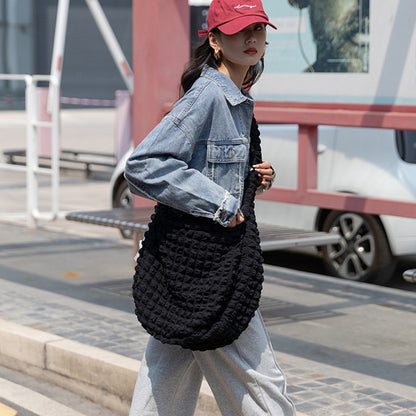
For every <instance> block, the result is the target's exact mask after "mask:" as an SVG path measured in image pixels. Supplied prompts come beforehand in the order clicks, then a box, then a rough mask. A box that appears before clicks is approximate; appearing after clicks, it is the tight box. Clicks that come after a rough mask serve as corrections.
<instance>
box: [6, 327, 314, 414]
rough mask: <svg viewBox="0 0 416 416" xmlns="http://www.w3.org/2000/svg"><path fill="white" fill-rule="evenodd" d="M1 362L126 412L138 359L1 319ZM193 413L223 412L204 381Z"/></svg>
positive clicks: (104, 405) (105, 405)
mask: <svg viewBox="0 0 416 416" xmlns="http://www.w3.org/2000/svg"><path fill="white" fill-rule="evenodd" d="M0 365H3V366H5V367H8V368H11V369H13V370H16V371H20V372H23V373H25V374H29V375H31V376H34V377H38V378H40V379H43V380H45V381H48V382H51V383H53V384H55V385H58V386H60V387H62V388H64V389H66V390H69V391H72V392H73V393H75V394H78V395H80V396H82V397H85V398H86V399H89V400H91V401H93V402H95V403H98V404H99V405H101V406H103V407H107V408H109V409H111V410H112V411H114V412H115V413H116V414H117V415H120V416H125V415H128V413H129V408H130V403H131V399H132V395H133V391H134V386H135V382H136V378H137V373H138V370H139V367H140V361H138V360H134V359H132V358H128V357H125V356H122V355H119V354H116V353H113V352H109V351H105V350H103V349H100V348H96V347H92V346H90V345H85V344H81V343H79V342H76V341H71V340H68V339H66V338H63V337H60V336H57V335H53V334H49V333H47V332H43V331H39V330H37V329H33V328H30V327H26V326H23V325H19V324H15V323H12V322H9V321H5V320H3V319H0ZM195 416H221V413H220V411H219V409H218V407H217V404H216V401H215V399H214V396H213V394H212V392H211V389H210V388H209V386H208V383H207V382H206V381H205V380H204V381H203V383H202V386H201V391H200V394H199V400H198V405H197V409H196V412H195ZM298 416H307V415H305V414H303V413H298Z"/></svg>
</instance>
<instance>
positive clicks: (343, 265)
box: [111, 125, 416, 283]
mask: <svg viewBox="0 0 416 416" xmlns="http://www.w3.org/2000/svg"><path fill="white" fill-rule="evenodd" d="M260 131H261V139H262V147H263V155H264V159H265V160H269V161H270V162H272V164H273V166H274V168H275V169H276V172H277V180H276V184H277V185H278V186H281V187H289V188H296V184H297V134H298V127H297V126H295V125H261V126H260ZM130 151H131V149H130ZM130 151H129V152H128V153H127V154H126V155H125V157H124V158H123V159H122V160H121V161H120V162H119V164H118V165H117V167H116V169H115V171H114V174H113V176H112V179H111V203H112V206H113V207H130V206H131V205H132V196H131V194H130V192H129V190H128V188H127V183H126V181H125V179H124V176H123V170H124V165H125V162H126V159H127V157H128V154H129V153H130ZM318 153H319V156H318V189H319V190H321V191H325V192H348V193H351V194H357V195H363V196H371V197H377V198H387V199H397V200H401V201H412V202H415V201H416V132H413V131H394V130H386V129H369V128H350V127H332V126H320V127H319V129H318ZM256 210H257V217H258V221H259V222H261V223H266V224H275V225H282V226H285V227H293V228H297V229H309V230H323V231H329V232H338V233H340V234H341V236H342V240H341V242H340V243H338V244H334V245H328V246H325V247H322V248H321V249H320V254H321V255H322V257H323V260H324V263H325V266H326V269H327V271H328V272H329V273H330V274H332V275H335V276H338V277H341V278H345V279H351V280H361V281H369V282H375V283H384V282H386V281H388V280H389V278H390V277H391V275H392V273H393V271H394V268H395V259H396V258H397V257H398V256H401V255H409V254H416V219H410V218H402V217H395V216H387V215H380V216H378V215H368V214H361V213H353V212H344V211H334V210H327V209H321V208H317V207H309V206H303V205H295V204H284V203H276V202H269V201H263V200H257V203H256Z"/></svg>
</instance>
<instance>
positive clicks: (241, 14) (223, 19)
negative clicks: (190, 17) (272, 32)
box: [198, 0, 277, 37]
mask: <svg viewBox="0 0 416 416" xmlns="http://www.w3.org/2000/svg"><path fill="white" fill-rule="evenodd" d="M253 23H266V24H268V25H270V26H271V27H272V28H274V29H277V27H276V26H274V25H273V24H271V23H270V21H269V18H268V16H267V14H266V13H265V11H264V9H263V5H262V3H261V0H213V1H212V3H211V6H210V7H209V11H208V17H207V25H208V30H200V31H199V32H198V33H199V36H200V37H202V36H208V33H209V32H211V31H212V30H213V29H215V28H218V29H219V30H220V31H221V32H222V33H225V34H226V35H234V34H235V33H237V32H239V31H240V30H243V29H244V28H245V27H247V26H250V25H251V24H253Z"/></svg>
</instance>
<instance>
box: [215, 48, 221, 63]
mask: <svg viewBox="0 0 416 416" xmlns="http://www.w3.org/2000/svg"><path fill="white" fill-rule="evenodd" d="M214 59H215V60H216V61H219V60H220V59H221V50H220V49H215V51H214Z"/></svg>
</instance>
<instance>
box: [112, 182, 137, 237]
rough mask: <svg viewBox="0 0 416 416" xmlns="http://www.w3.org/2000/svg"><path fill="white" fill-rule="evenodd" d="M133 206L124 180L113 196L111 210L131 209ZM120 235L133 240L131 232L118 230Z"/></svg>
mask: <svg viewBox="0 0 416 416" xmlns="http://www.w3.org/2000/svg"><path fill="white" fill-rule="evenodd" d="M132 205H133V197H132V195H131V192H130V189H129V187H128V185H127V182H126V181H125V180H122V181H121V182H120V183H119V185H118V187H117V189H116V192H115V194H114V200H113V208H127V209H128V208H131V207H132ZM120 233H121V235H122V237H123V238H126V239H131V238H133V231H130V230H120Z"/></svg>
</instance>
